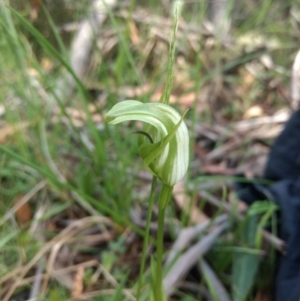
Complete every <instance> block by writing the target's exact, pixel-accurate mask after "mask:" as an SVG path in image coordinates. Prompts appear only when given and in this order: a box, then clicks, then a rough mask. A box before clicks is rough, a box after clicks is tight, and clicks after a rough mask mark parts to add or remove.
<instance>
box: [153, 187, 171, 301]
mask: <svg viewBox="0 0 300 301" xmlns="http://www.w3.org/2000/svg"><path fill="white" fill-rule="evenodd" d="M172 190H173V187H171V186H168V185H165V184H164V185H163V187H162V191H161V193H160V197H159V200H158V230H157V243H156V254H157V261H156V288H155V301H163V300H164V292H163V286H162V280H163V275H162V267H163V251H164V245H163V242H164V219H165V210H166V207H167V204H168V202H169V199H170V197H171V193H172Z"/></svg>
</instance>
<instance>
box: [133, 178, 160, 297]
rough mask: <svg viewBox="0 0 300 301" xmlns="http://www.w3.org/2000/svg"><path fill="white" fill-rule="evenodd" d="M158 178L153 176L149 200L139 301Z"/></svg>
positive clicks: (138, 293)
mask: <svg viewBox="0 0 300 301" xmlns="http://www.w3.org/2000/svg"><path fill="white" fill-rule="evenodd" d="M156 182H157V177H155V176H153V178H152V184H151V192H150V198H149V208H148V212H147V220H146V234H145V236H144V241H143V251H142V260H141V267H140V274H139V280H138V289H137V293H136V300H137V301H138V300H139V297H140V293H141V288H142V285H143V274H144V269H145V262H146V255H147V248H148V243H149V234H150V225H151V218H152V212H153V204H154V199H155V198H154V192H155V187H156Z"/></svg>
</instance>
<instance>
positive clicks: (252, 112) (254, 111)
mask: <svg viewBox="0 0 300 301" xmlns="http://www.w3.org/2000/svg"><path fill="white" fill-rule="evenodd" d="M263 115H264V110H263V109H262V107H261V106H252V107H250V108H249V109H248V110H247V111H246V112H245V114H244V115H243V119H249V118H254V117H261V116H263Z"/></svg>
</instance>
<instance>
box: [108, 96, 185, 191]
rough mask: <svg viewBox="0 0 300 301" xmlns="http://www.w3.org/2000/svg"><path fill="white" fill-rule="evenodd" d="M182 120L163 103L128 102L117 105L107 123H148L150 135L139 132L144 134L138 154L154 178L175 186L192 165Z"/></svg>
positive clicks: (109, 115) (109, 113)
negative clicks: (131, 121) (189, 163)
mask: <svg viewBox="0 0 300 301" xmlns="http://www.w3.org/2000/svg"><path fill="white" fill-rule="evenodd" d="M183 117H184V116H182V117H181V116H180V115H179V113H178V112H177V111H176V110H175V109H173V108H172V107H170V106H169V105H166V104H163V103H142V102H139V101H136V100H126V101H122V102H120V103H118V104H116V105H115V106H114V107H113V108H112V109H111V110H110V111H109V112H108V113H107V114H106V117H105V119H106V121H107V122H108V123H110V124H118V123H120V122H123V121H129V120H136V121H143V122H146V123H148V124H149V126H148V127H147V130H146V131H147V132H139V133H142V134H143V137H140V139H139V154H140V156H141V157H142V159H143V161H144V162H145V164H146V165H147V167H148V169H149V171H150V172H151V173H152V174H153V175H155V176H156V177H158V178H159V179H160V180H161V181H162V182H163V183H164V184H166V185H169V186H173V185H174V184H176V183H177V182H178V181H180V180H181V179H182V178H183V177H184V175H185V174H186V172H187V168H188V162H189V134H188V130H187V127H186V125H185V123H184V121H183ZM147 137H148V138H149V139H146V138H147ZM149 140H150V141H149Z"/></svg>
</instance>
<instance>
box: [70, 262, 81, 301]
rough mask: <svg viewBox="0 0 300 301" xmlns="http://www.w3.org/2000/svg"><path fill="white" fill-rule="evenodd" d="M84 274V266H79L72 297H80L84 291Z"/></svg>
mask: <svg viewBox="0 0 300 301" xmlns="http://www.w3.org/2000/svg"><path fill="white" fill-rule="evenodd" d="M83 276H84V266H82V265H81V266H79V267H78V269H77V271H76V274H75V277H74V283H73V290H72V297H73V298H78V297H80V296H81V295H82V293H83V287H84V285H83Z"/></svg>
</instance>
